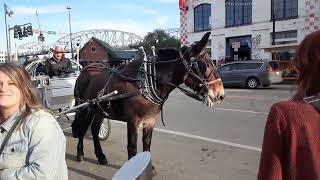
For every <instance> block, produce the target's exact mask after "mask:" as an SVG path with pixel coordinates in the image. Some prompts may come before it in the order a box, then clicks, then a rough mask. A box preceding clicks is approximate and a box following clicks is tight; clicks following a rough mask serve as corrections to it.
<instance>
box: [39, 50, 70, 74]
mask: <svg viewBox="0 0 320 180" xmlns="http://www.w3.org/2000/svg"><path fill="white" fill-rule="evenodd" d="M71 72H72V65H71V61H70V59H68V58H65V57H64V54H63V50H62V48H61V47H59V46H56V47H55V48H54V51H53V57H52V58H50V59H47V60H46V62H45V73H46V75H48V76H49V77H50V78H51V77H53V76H58V77H59V76H65V75H68V74H69V73H71Z"/></svg>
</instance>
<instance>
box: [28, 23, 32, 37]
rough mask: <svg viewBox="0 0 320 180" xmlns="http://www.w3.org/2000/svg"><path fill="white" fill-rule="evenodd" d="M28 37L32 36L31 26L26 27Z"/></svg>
mask: <svg viewBox="0 0 320 180" xmlns="http://www.w3.org/2000/svg"><path fill="white" fill-rule="evenodd" d="M27 31H28V35H30V36H33V31H32V25H29V26H27Z"/></svg>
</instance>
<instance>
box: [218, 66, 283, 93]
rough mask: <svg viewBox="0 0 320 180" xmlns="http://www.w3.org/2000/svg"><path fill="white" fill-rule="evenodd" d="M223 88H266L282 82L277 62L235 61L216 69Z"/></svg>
mask: <svg viewBox="0 0 320 180" xmlns="http://www.w3.org/2000/svg"><path fill="white" fill-rule="evenodd" d="M218 73H219V74H220V76H221V79H222V82H223V85H224V86H238V87H247V88H257V87H259V86H263V87H267V86H270V85H271V84H273V83H279V82H281V81H282V71H280V69H279V63H278V62H277V61H266V60H248V61H235V62H231V63H228V64H224V65H223V66H221V67H219V68H218Z"/></svg>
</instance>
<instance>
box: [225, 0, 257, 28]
mask: <svg viewBox="0 0 320 180" xmlns="http://www.w3.org/2000/svg"><path fill="white" fill-rule="evenodd" d="M225 5H226V6H225V7H226V26H227V27H232V26H240V25H245V24H251V22H252V0H227V1H226V4H225Z"/></svg>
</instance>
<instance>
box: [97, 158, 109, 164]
mask: <svg viewBox="0 0 320 180" xmlns="http://www.w3.org/2000/svg"><path fill="white" fill-rule="evenodd" d="M98 161H99V164H101V165H107V164H108V160H107V158H103V159H98Z"/></svg>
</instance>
